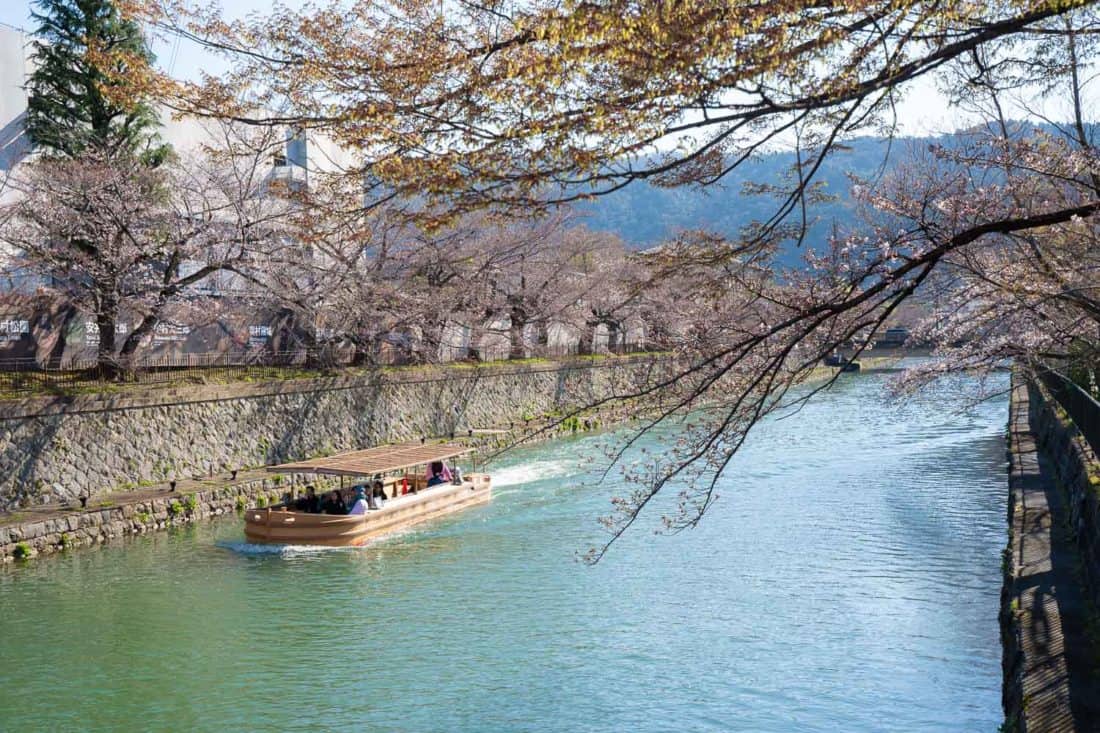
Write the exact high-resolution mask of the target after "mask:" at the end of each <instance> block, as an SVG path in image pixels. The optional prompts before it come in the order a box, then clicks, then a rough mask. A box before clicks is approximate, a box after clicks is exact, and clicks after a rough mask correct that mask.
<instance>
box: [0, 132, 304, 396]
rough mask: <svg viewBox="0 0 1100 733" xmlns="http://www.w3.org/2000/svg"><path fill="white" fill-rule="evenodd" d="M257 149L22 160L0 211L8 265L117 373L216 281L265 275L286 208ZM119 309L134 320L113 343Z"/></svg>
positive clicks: (280, 240)
mask: <svg viewBox="0 0 1100 733" xmlns="http://www.w3.org/2000/svg"><path fill="white" fill-rule="evenodd" d="M265 147H266V146H264V145H259V146H254V147H252V148H250V149H248V150H247V151H244V152H242V149H241V148H237V149H235V151H234V152H227V151H226V150H225V149H221V150H220V152H215V151H214V149H213V148H210V149H208V150H207V151H205V152H198V153H196V155H195V156H191V157H189V158H188V160H187V161H182V160H179V159H175V160H170V161H168V162H166V163H165V164H163V165H161V166H159V167H157V168H152V167H150V166H148V165H147V164H145V163H144V162H143V161H142V160H140V159H139V158H138V157H137V156H131V155H128V154H126V153H119V152H117V151H116V152H106V151H102V150H98V149H88V150H86V151H85V152H84V153H82V154H81V155H79V156H76V157H72V158H66V159H61V158H41V159H36V160H32V161H30V162H27V163H25V164H23V165H21V166H20V167H19V168H17V169H16V171H15V172H14V173H13V174H12V177H11V179H10V180H9V182H8V183H9V185H11V187H12V188H13V189H15V191H16V192H17V194H18V195H16V196H14V197H13V200H12V201H11V202H10V203H8V204H6V205H5V206H4V207H3V208H2V209H0V241H2V242H3V244H4V245H5V246H6V247H7V248H8V249H9V250H10V251H12V252H14V253H16V254H15V256H14V257H12V258H9V260H8V262H9V265H11V266H15V267H18V268H20V269H21V270H23V271H29V272H34V273H38V274H39V275H40V276H41V277H42V279H43V282H44V283H45V285H44V286H43V287H45V288H46V289H48V290H50V291H53V292H55V293H56V294H57V295H58V296H59V297H62V298H63V299H65V300H66V301H68V302H70V303H73V304H75V305H77V306H78V307H80V308H82V309H85V310H87V311H88V312H90V313H92V314H93V315H94V321H95V324H96V327H97V330H98V334H99V339H98V346H97V362H98V366H99V368H100V369H102V370H103V371H104V373H107V374H112V375H114V374H118V373H119V371H120V370H121V369H125V368H126V367H127V364H128V362H129V361H130V360H131V359H132V357H133V355H134V354H135V352H136V351H137V349H138V347H139V346H141V344H142V343H143V342H144V341H145V340H147V339H148V338H149V337H151V335H152V333H153V331H154V329H155V328H156V326H157V325H158V324H159V323H161V321H162V319H163V318H164V315H165V313H166V311H167V310H169V309H172V310H175V311H179V309H180V307H181V306H183V305H190V307H192V308H203V307H206V306H203V305H202V304H203V303H204V302H210V301H211V298H212V296H213V294H214V291H216V290H218V289H219V288H220V287H222V281H221V280H219V279H218V277H219V276H220V275H225V274H228V273H247V272H249V271H253V270H255V269H256V268H263V267H267V266H269V264H270V263H268V262H266V261H265V260H264V258H263V257H262V256H261V255H262V254H263V253H264V252H265V250H270V248H271V247H272V246H273V245H279V246H284V245H285V243H286V238H285V232H284V231H283V230H282V224H283V222H285V221H286V218H287V216H288V212H289V211H290V207H288V206H287V204H286V201H285V200H284V199H283V198H282V197H281V196H279V195H277V193H276V192H275V191H273V190H272V187H271V180H270V153H269V152H265ZM124 312H125V313H126V314H128V315H132V316H134V317H136V318H137V321H136V324H135V326H134V327H133V329H132V330H130V331H129V332H128V333H127V334H126V335H125V338H124V339H123V340H122V342H121V343H119V341H118V335H119V334H120V333H122V329H119V328H117V326H118V325H119V322H120V320H119V319H120V316H121V315H122V314H123V313H124Z"/></svg>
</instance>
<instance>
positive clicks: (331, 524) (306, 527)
mask: <svg viewBox="0 0 1100 733" xmlns="http://www.w3.org/2000/svg"><path fill="white" fill-rule="evenodd" d="M491 498H492V488H491V487H490V485H489V477H488V476H486V475H484V474H473V475H471V476H469V477H468V480H467V481H464V482H463V483H462V484H461V485H459V486H454V485H450V484H447V485H440V486H433V487H432V488H430V489H425V490H423V491H420V492H419V493H416V494H406V495H405V496H401V497H397V498H396V499H390V500H388V501H387V502H386V506H385V507H383V508H382V509H376V510H372V511H369V512H367V513H366V514H354V515H348V516H337V515H331V514H306V513H304V512H294V511H287V510H285V509H248V510H245V512H244V518H245V524H244V535H245V538H246V539H247V540H248V541H249V542H252V543H255V544H270V545H320V546H326V547H355V546H358V545H362V544H365V543H366V542H369V541H370V540H373V539H377V538H378V537H382V536H385V535H388V534H392V533H394V532H399V531H401V530H403V529H405V528H407V527H412V526H413V525H416V524H419V523H421V522H425V521H427V520H429V519H436V518H438V517H442V516H446V515H447V514H451V513H453V512H457V511H461V510H462V509H467V508H469V507H473V506H477V505H479V504H486V503H488V502H489V501H490V499H491Z"/></svg>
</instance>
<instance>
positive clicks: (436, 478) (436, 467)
mask: <svg viewBox="0 0 1100 733" xmlns="http://www.w3.org/2000/svg"><path fill="white" fill-rule="evenodd" d="M446 468H447V467H446V466H444V465H443V461H432V462H431V463H429V464H428V486H439V485H440V484H442V483H444V482H445V481H446V479H445V478H444V477H443V472H444V471H445V470H446Z"/></svg>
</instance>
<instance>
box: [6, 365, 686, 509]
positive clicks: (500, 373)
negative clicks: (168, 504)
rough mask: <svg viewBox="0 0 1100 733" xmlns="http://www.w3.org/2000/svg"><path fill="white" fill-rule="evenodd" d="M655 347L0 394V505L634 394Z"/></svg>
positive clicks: (658, 370) (499, 421)
mask: <svg viewBox="0 0 1100 733" xmlns="http://www.w3.org/2000/svg"><path fill="white" fill-rule="evenodd" d="M666 368H667V361H665V360H661V359H654V358H649V357H646V358H636V357H635V358H620V359H604V360H594V361H581V362H569V363H561V364H538V365H530V366H518V367H512V366H497V367H480V368H470V367H465V368H464V367H446V368H438V369H417V370H391V371H386V370H380V371H378V372H376V373H373V374H371V375H369V376H359V377H334V378H330V379H313V380H295V381H284V382H271V383H264V384H234V385H218V386H195V387H188V388H178V389H173V390H162V391H158V392H149V393H144V394H128V395H87V396H78V397H58V398H38V399H28V400H18V401H11V402H6V403H0V510H6V511H12V510H16V509H18V508H21V507H29V506H37V505H42V504H51V503H64V502H71V501H74V500H76V499H77V498H79V497H80V496H89V497H95V496H97V495H99V494H103V493H108V492H115V491H119V490H122V489H126V488H136V487H138V486H145V485H149V484H152V483H157V482H163V481H167V480H171V479H186V478H193V477H200V476H208V475H211V474H213V473H219V472H223V471H228V470H233V469H246V468H250V467H256V466H263V465H270V464H275V463H282V462H286V461H291V460H300V459H304V458H309V457H314V456H318V455H325V454H330V453H335V452H339V451H344V450H351V449H355V448H361V447H365V446H371V445H378V444H381V443H388V442H396V441H405V440H416V439H419V438H420V437H421V436H426V437H446V436H449V435H451V434H452V433H465V432H466V431H467V430H469V429H476V428H492V427H501V426H503V427H508V425H509V423H510V422H519V421H523V420H525V419H534V418H538V417H539V416H540V415H544V414H546V413H550V412H555V411H567V410H570V409H573V408H575V407H578V406H583V405H586V404H590V403H592V402H594V401H596V400H600V399H604V398H608V397H613V396H618V395H627V394H631V393H633V392H635V391H636V390H637V389H638V388H639V387H641V386H643V385H647V384H650V383H652V382H653V381H654V380H655V379H657V378H658V377H659V376H660V375H661V374H662V373H664V371H665V369H666Z"/></svg>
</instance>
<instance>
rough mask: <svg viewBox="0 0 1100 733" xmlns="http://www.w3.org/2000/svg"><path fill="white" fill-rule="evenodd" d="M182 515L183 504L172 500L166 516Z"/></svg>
mask: <svg viewBox="0 0 1100 733" xmlns="http://www.w3.org/2000/svg"><path fill="white" fill-rule="evenodd" d="M181 514H183V504H180V503H179V501H177V500H176V499H172V503H170V504H169V505H168V516H170V517H178V516H180V515H181Z"/></svg>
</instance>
